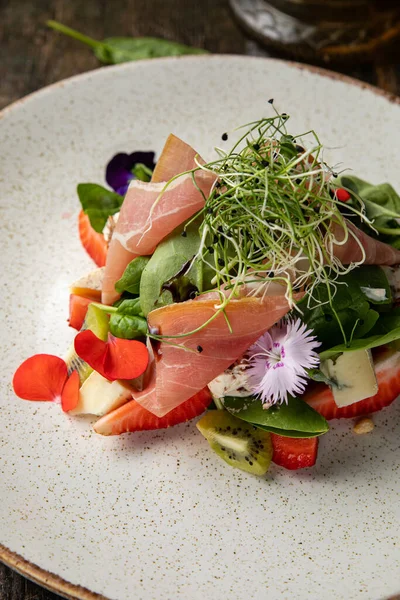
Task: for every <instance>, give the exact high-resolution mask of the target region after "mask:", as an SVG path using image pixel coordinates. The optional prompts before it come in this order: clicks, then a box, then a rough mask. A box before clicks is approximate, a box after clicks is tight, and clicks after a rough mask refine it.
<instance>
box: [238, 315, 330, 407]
mask: <svg viewBox="0 0 400 600" xmlns="http://www.w3.org/2000/svg"><path fill="white" fill-rule="evenodd" d="M320 345H321V344H320V342H318V341H316V338H315V336H313V335H312V332H311V331H310V330H308V329H307V326H306V325H305V324H304V323H303V322H302V321H301V320H300V319H296V320H293V321H287V322H286V323H284V322H281V323H280V324H279V325H274V327H272V328H271V329H270V330H269V331H267V332H266V333H264V335H262V336H261V337H260V338H259V339H258V340H257V341H256V342H255V344H253V345H252V346H251V347H250V348H249V350H248V352H247V354H248V357H249V367H248V382H249V385H250V388H251V389H252V390H253V392H254V394H257V395H258V396H259V397H260V398H261V400H262V403H263V405H264V408H268V407H269V406H271V405H272V404H276V403H279V404H282V402H286V403H287V401H288V395H289V394H290V395H291V396H296V395H299V394H302V393H303V392H304V390H305V386H306V381H307V378H308V375H307V371H306V369H310V368H313V367H317V366H318V364H319V357H318V354H317V353H316V352H315V349H316V348H318V346H320Z"/></svg>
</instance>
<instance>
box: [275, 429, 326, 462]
mask: <svg viewBox="0 0 400 600" xmlns="http://www.w3.org/2000/svg"><path fill="white" fill-rule="evenodd" d="M271 441H272V448H273V455H272V462H274V463H275V464H276V465H279V466H280V467H285V469H289V470H291V471H294V470H297V469H304V468H305V467H312V466H313V465H315V462H316V460H317V453H318V438H317V437H313V438H291V437H284V436H282V435H277V434H276V433H271Z"/></svg>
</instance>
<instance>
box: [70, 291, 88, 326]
mask: <svg viewBox="0 0 400 600" xmlns="http://www.w3.org/2000/svg"><path fill="white" fill-rule="evenodd" d="M92 302H94V300H93V298H85V297H84V296H77V294H70V296H69V319H68V323H69V326H70V327H74V329H77V330H78V331H80V330H81V328H82V325H83V321H84V320H85V317H86V313H87V309H88V306H89V304H91V303H92Z"/></svg>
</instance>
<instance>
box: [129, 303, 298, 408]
mask: <svg viewBox="0 0 400 600" xmlns="http://www.w3.org/2000/svg"><path fill="white" fill-rule="evenodd" d="M298 299H299V298H298V297H296V298H295V300H298ZM288 310H289V305H288V302H287V300H286V298H285V297H284V296H275V297H267V298H265V299H264V300H263V301H260V300H259V299H256V298H241V299H240V300H231V301H230V302H229V304H228V305H227V307H226V309H225V315H226V317H227V318H228V319H229V323H230V325H231V327H232V331H233V332H232V333H231V332H230V331H229V327H228V324H227V321H226V319H225V317H224V315H223V314H219V315H218V316H217V317H216V318H215V319H214V320H213V321H212V322H211V323H209V324H208V325H207V326H206V327H204V328H203V329H201V330H200V331H198V332H197V333H194V334H191V335H188V336H187V337H184V338H177V339H174V338H171V339H170V340H168V339H167V340H166V341H165V342H161V344H160V347H159V351H158V357H159V359H158V361H157V363H156V385H155V393H154V390H153V389H152V387H151V386H150V387H149V389H148V390H144V392H142V393H140V394H135V400H136V401H137V402H139V403H140V404H141V405H142V406H143V407H144V408H146V409H147V410H149V411H150V412H152V413H153V414H155V415H157V416H158V417H162V416H164V415H165V414H167V413H168V412H169V411H171V410H173V409H174V408H175V407H176V406H179V405H180V404H181V403H182V402H184V401H185V400H187V399H188V398H190V397H192V396H193V395H194V394H196V393H197V392H198V391H199V390H201V389H202V388H204V386H206V385H207V383H209V382H210V381H211V380H212V379H214V378H215V377H216V376H217V375H220V374H221V373H222V372H223V371H225V369H227V368H228V367H229V366H230V365H231V364H232V363H234V362H235V361H236V360H237V359H238V358H239V357H240V356H241V355H242V354H243V353H244V352H245V351H246V350H247V348H249V346H251V344H253V343H254V342H255V341H256V340H257V339H258V338H259V337H260V336H261V335H262V334H263V333H264V332H265V331H267V330H268V329H270V327H272V325H273V324H274V323H276V322H277V321H279V319H281V318H282V317H283V316H284V315H285V314H286V313H287V312H288ZM216 311H217V308H216V301H215V299H209V300H188V301H187V302H182V303H180V304H171V305H169V306H165V307H162V308H159V309H157V310H154V311H153V312H151V313H150V314H149V316H148V321H149V326H150V328H153V327H154V328H156V329H158V330H159V331H160V334H161V335H164V336H166V337H168V336H174V335H180V334H182V333H187V332H189V331H193V330H194V329H196V328H198V327H201V326H202V325H203V324H204V323H205V322H206V321H207V320H208V319H209V318H210V317H212V316H213V315H214V314H215V313H216Z"/></svg>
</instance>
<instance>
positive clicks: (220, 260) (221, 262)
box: [218, 258, 225, 267]
mask: <svg viewBox="0 0 400 600" xmlns="http://www.w3.org/2000/svg"><path fill="white" fill-rule="evenodd" d="M218 264H219V266H220V267H223V266H224V265H225V261H224V259H223V258H219V259H218Z"/></svg>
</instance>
